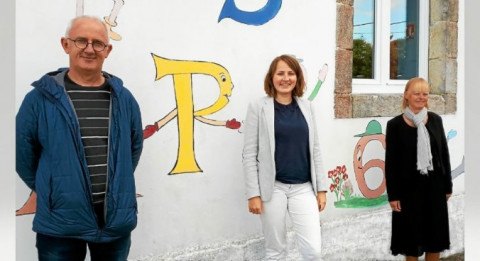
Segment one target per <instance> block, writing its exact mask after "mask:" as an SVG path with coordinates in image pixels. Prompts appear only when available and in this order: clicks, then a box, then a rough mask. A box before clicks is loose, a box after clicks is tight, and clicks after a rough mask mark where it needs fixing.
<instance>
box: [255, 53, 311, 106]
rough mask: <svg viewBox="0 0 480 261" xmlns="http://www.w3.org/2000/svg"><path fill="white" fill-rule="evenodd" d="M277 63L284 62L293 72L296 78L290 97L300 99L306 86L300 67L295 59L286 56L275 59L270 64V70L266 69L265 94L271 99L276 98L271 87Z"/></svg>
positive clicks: (273, 88) (275, 93)
mask: <svg viewBox="0 0 480 261" xmlns="http://www.w3.org/2000/svg"><path fill="white" fill-rule="evenodd" d="M279 61H284V62H285V63H286V64H287V65H288V67H290V69H292V70H293V71H294V72H295V75H296V76H297V83H296V84H295V88H294V89H293V91H292V96H298V97H301V96H302V95H303V93H304V92H305V85H306V84H305V79H304V77H303V72H302V67H300V64H299V63H298V61H297V59H295V57H292V56H291V55H286V54H283V55H280V56H278V57H276V58H275V59H273V61H272V62H271V63H270V68H269V69H268V72H267V75H265V80H264V88H265V93H266V94H267V95H268V96H270V97H273V98H275V97H276V96H277V91H276V90H275V87H274V86H273V75H274V74H275V71H276V70H277V64H278V62H279Z"/></svg>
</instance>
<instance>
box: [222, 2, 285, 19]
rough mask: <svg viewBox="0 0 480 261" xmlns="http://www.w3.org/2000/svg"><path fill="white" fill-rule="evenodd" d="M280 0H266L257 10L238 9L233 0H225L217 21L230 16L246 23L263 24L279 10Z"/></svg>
mask: <svg viewBox="0 0 480 261" xmlns="http://www.w3.org/2000/svg"><path fill="white" fill-rule="evenodd" d="M281 7H282V0H268V1H267V3H266V4H265V6H264V7H262V8H260V9H259V10H257V11H253V12H249V11H243V10H240V9H239V8H238V7H237V5H235V1H234V0H225V3H224V4H223V8H222V11H221V12H220V16H219V17H218V22H220V21H222V20H223V19H225V18H231V19H233V20H235V21H237V22H239V23H242V24H247V25H263V24H265V23H267V22H268V21H270V20H272V19H273V18H274V17H275V16H276V15H277V13H278V11H280V8H281Z"/></svg>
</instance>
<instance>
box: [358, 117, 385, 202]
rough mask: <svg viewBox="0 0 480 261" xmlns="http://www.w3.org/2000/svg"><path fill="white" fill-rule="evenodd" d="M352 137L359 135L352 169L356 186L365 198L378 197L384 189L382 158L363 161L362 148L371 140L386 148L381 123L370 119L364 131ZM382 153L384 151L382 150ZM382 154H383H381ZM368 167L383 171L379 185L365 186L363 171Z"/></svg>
mask: <svg viewBox="0 0 480 261" xmlns="http://www.w3.org/2000/svg"><path fill="white" fill-rule="evenodd" d="M354 137H361V138H360V140H359V141H358V142H357V145H355V150H354V153H353V169H354V171H355V177H356V179H357V184H358V188H359V189H360V192H361V193H362V194H363V196H364V197H365V198H370V199H372V198H378V197H380V196H381V195H382V194H383V193H384V192H385V190H386V183H385V162H384V160H383V159H371V160H369V161H368V162H365V163H364V162H363V154H364V150H365V148H366V147H367V144H368V143H369V142H371V141H379V142H381V143H382V146H383V149H384V150H385V148H386V141H385V134H383V133H382V125H380V123H379V122H378V121H376V120H371V121H370V122H369V123H368V125H367V128H366V130H365V132H364V133H361V134H357V135H355V136H354ZM383 153H384V152H383ZM382 155H383V154H382ZM370 168H380V169H381V170H382V173H383V178H382V182H381V184H380V186H378V187H377V188H375V189H371V188H369V187H368V186H367V182H366V180H365V173H366V172H367V171H368V170H369V169H370Z"/></svg>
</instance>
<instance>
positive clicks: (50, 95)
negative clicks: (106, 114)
mask: <svg viewBox="0 0 480 261" xmlns="http://www.w3.org/2000/svg"><path fill="white" fill-rule="evenodd" d="M67 72H68V68H60V69H58V70H57V71H54V72H49V73H47V74H45V75H44V76H43V77H42V78H40V79H39V80H37V81H35V82H33V83H32V86H33V87H35V88H36V89H37V90H39V91H40V92H41V93H42V94H43V95H45V97H47V99H49V100H50V101H51V102H55V101H56V100H60V99H61V97H62V95H64V94H65V74H66V73H67ZM102 74H103V76H104V77H105V79H106V81H107V82H108V83H109V84H110V86H111V87H112V90H113V92H112V93H113V95H119V94H120V93H121V92H122V90H123V88H122V86H123V82H122V80H121V79H120V78H118V77H116V76H114V75H111V74H109V73H107V72H103V71H102Z"/></svg>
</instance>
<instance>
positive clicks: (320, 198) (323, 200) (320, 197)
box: [317, 191, 327, 212]
mask: <svg viewBox="0 0 480 261" xmlns="http://www.w3.org/2000/svg"><path fill="white" fill-rule="evenodd" d="M317 204H318V211H320V212H321V211H322V210H324V209H325V206H326V205H327V192H326V191H319V192H318V193H317Z"/></svg>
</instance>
